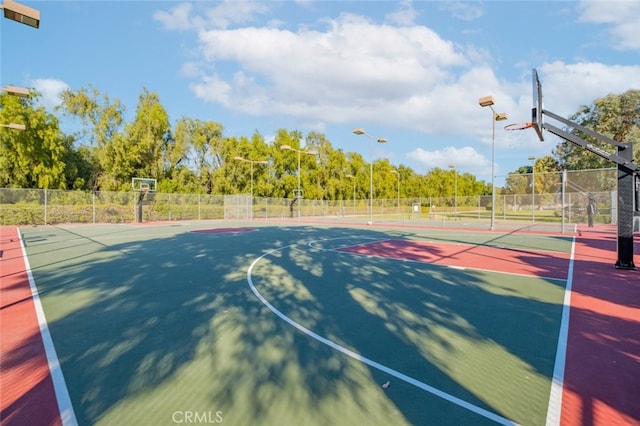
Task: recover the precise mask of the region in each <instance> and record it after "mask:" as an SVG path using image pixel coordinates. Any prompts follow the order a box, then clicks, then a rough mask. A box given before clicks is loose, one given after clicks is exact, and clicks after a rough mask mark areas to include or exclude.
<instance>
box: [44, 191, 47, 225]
mask: <svg viewBox="0 0 640 426" xmlns="http://www.w3.org/2000/svg"><path fill="white" fill-rule="evenodd" d="M44 225H45V226H47V188H45V189H44Z"/></svg>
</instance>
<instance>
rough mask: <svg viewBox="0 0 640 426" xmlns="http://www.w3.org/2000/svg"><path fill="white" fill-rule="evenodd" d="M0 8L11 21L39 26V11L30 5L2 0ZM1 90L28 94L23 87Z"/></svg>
mask: <svg viewBox="0 0 640 426" xmlns="http://www.w3.org/2000/svg"><path fill="white" fill-rule="evenodd" d="M0 9H2V10H4V17H5V18H7V19H10V20H12V21H16V22H19V23H21V24H24V25H28V26H30V27H34V28H38V27H40V11H39V10H37V9H33V8H31V7H28V6H25V5H23V4H20V3H18V2H15V1H13V0H4V3H3V4H0ZM2 90H3V91H5V92H7V93H8V94H10V95H14V96H21V97H26V96H29V89H25V88H24V87H16V86H11V85H9V86H7V87H3V88H2ZM0 127H6V128H9V129H14V130H25V129H26V127H25V125H24V124H15V123H9V124H0Z"/></svg>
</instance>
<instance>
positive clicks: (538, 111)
mask: <svg viewBox="0 0 640 426" xmlns="http://www.w3.org/2000/svg"><path fill="white" fill-rule="evenodd" d="M531 76H532V83H533V84H532V86H533V96H532V99H533V105H532V107H531V122H532V123H533V128H534V129H535V130H536V133H537V134H538V139H540V141H544V136H543V134H542V123H543V116H542V84H540V78H539V77H538V71H537V70H536V69H535V68H534V69H532V70H531Z"/></svg>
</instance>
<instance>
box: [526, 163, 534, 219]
mask: <svg viewBox="0 0 640 426" xmlns="http://www.w3.org/2000/svg"><path fill="white" fill-rule="evenodd" d="M527 160H529V161H531V221H532V222H534V223H535V221H536V172H535V167H536V157H534V156H533V155H530V156H528V157H527Z"/></svg>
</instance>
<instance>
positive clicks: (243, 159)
mask: <svg viewBox="0 0 640 426" xmlns="http://www.w3.org/2000/svg"><path fill="white" fill-rule="evenodd" d="M233 159H234V160H237V161H243V162H245V163H251V202H252V203H253V165H254V164H262V165H267V164H269V162H268V161H267V160H247V159H246V158H244V157H240V156H236V157H233Z"/></svg>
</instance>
